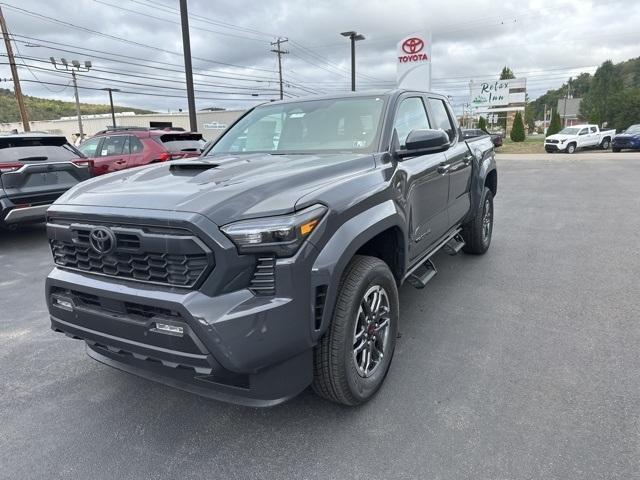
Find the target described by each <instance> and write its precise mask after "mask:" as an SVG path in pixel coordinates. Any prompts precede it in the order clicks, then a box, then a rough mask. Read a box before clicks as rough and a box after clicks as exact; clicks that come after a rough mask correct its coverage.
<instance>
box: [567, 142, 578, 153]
mask: <svg viewBox="0 0 640 480" xmlns="http://www.w3.org/2000/svg"><path fill="white" fill-rule="evenodd" d="M567 153H569V154H571V153H576V144H575V143H570V144H569V145H567Z"/></svg>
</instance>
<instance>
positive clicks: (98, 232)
mask: <svg viewBox="0 0 640 480" xmlns="http://www.w3.org/2000/svg"><path fill="white" fill-rule="evenodd" d="M89 245H91V248H92V249H93V250H94V251H95V252H96V253H101V254H102V255H105V254H107V253H110V252H111V251H112V250H113V249H114V248H115V246H116V236H115V235H114V234H113V232H112V231H111V230H110V229H108V228H105V227H96V228H94V229H93V230H91V233H89Z"/></svg>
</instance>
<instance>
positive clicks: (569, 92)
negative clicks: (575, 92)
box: [562, 78, 571, 127]
mask: <svg viewBox="0 0 640 480" xmlns="http://www.w3.org/2000/svg"><path fill="white" fill-rule="evenodd" d="M570 94H571V78H569V82H568V83H567V93H566V94H565V96H564V109H563V112H562V116H563V117H564V122H563V123H564V124H563V127H566V126H567V99H568V98H569V95H570Z"/></svg>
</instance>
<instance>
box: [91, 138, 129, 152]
mask: <svg viewBox="0 0 640 480" xmlns="http://www.w3.org/2000/svg"><path fill="white" fill-rule="evenodd" d="M127 138H128V135H117V136H113V137H105V138H104V141H103V142H102V145H101V146H100V151H99V152H98V153H99V155H96V156H97V157H109V156H111V155H122V154H123V153H125V152H124V150H125V146H126V144H127V143H128V142H127ZM126 153H129V152H126Z"/></svg>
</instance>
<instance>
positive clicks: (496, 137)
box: [462, 128, 502, 148]
mask: <svg viewBox="0 0 640 480" xmlns="http://www.w3.org/2000/svg"><path fill="white" fill-rule="evenodd" d="M483 135H489V136H490V137H491V141H492V142H493V146H494V147H496V148H498V147H501V146H502V135H500V134H499V133H489V132H486V131H484V130H481V129H480V128H463V129H462V137H463V138H464V139H465V140H468V139H470V138H476V137H481V136H483Z"/></svg>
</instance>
